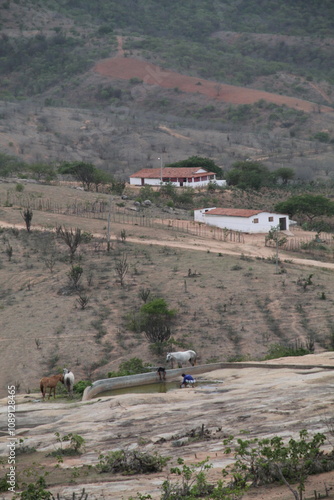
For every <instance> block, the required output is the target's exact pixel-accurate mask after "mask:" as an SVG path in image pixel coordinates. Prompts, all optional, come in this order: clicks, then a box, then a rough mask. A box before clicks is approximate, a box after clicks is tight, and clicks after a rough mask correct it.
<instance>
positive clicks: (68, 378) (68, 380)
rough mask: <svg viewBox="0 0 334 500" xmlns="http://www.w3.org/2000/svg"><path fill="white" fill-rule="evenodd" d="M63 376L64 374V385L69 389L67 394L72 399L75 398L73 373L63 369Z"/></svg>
mask: <svg viewBox="0 0 334 500" xmlns="http://www.w3.org/2000/svg"><path fill="white" fill-rule="evenodd" d="M63 374H64V385H65V387H66V389H67V392H68V393H69V395H70V396H71V397H72V396H73V386H74V375H73V373H72V372H71V370H68V369H67V368H64V369H63Z"/></svg>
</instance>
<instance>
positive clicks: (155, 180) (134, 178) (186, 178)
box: [130, 167, 226, 188]
mask: <svg viewBox="0 0 334 500" xmlns="http://www.w3.org/2000/svg"><path fill="white" fill-rule="evenodd" d="M210 182H216V183H217V180H216V174H215V173H214V172H209V171H208V170H205V169H204V168H201V167H200V168H198V167H197V168H191V167H186V168H169V167H164V168H143V169H142V170H139V172H136V173H135V174H132V175H130V185H132V186H161V184H166V183H171V184H173V185H174V186H177V187H192V188H197V187H202V186H207V185H208V184H209V183H210ZM220 182H221V181H220ZM224 182H225V183H226V181H224Z"/></svg>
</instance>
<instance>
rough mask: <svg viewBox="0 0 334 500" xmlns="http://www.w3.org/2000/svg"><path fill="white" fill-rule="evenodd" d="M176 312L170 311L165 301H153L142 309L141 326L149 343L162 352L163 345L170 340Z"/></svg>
mask: <svg viewBox="0 0 334 500" xmlns="http://www.w3.org/2000/svg"><path fill="white" fill-rule="evenodd" d="M175 316H176V311H174V310H172V309H168V305H167V303H166V301H165V300H164V299H159V298H158V299H153V300H151V301H150V302H147V303H146V304H144V305H143V306H142V307H141V308H140V326H141V330H142V331H144V332H145V336H146V338H147V340H148V341H149V342H151V343H152V344H155V346H156V347H157V349H158V351H159V352H162V348H163V344H164V343H165V342H166V341H167V340H169V338H170V336H171V333H172V331H171V329H172V325H173V322H174V319H175Z"/></svg>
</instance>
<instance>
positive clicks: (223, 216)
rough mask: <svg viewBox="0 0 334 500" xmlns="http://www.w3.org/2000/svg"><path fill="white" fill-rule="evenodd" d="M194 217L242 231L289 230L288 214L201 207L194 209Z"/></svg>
mask: <svg viewBox="0 0 334 500" xmlns="http://www.w3.org/2000/svg"><path fill="white" fill-rule="evenodd" d="M194 219H195V221H197V222H203V223H205V224H208V225H209V226H216V227H220V228H222V229H232V230H233V231H241V232H243V233H268V231H270V230H271V229H272V228H277V227H278V228H279V229H280V230H281V231H288V230H289V223H290V221H289V216H288V215H286V214H278V213H273V212H263V211H262V210H252V209H244V208H216V207H212V208H202V209H199V210H195V211H194Z"/></svg>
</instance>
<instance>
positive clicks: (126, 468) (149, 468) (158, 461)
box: [96, 450, 169, 475]
mask: <svg viewBox="0 0 334 500" xmlns="http://www.w3.org/2000/svg"><path fill="white" fill-rule="evenodd" d="M168 460H169V458H166V457H162V456H160V455H158V454H157V453H154V454H153V455H151V454H150V453H147V452H141V451H136V450H117V451H112V452H110V453H107V454H106V455H103V454H101V455H100V456H99V463H98V464H97V466H96V469H97V470H98V472H100V473H102V472H112V473H115V474H116V473H120V474H123V475H132V474H150V473H151V474H152V473H154V472H161V471H162V469H163V467H164V465H166V463H167V462H168Z"/></svg>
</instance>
